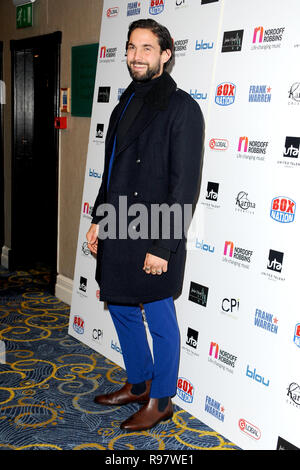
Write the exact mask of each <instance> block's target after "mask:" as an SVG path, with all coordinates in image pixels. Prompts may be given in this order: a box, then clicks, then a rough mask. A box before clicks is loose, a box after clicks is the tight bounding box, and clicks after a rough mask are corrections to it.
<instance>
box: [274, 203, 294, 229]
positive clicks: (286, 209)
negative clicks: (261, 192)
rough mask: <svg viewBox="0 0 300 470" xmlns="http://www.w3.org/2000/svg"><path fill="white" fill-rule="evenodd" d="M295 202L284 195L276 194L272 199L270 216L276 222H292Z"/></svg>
mask: <svg viewBox="0 0 300 470" xmlns="http://www.w3.org/2000/svg"><path fill="white" fill-rule="evenodd" d="M295 212H296V203H295V201H293V200H292V199H290V198H288V197H286V196H277V197H274V199H272V202H271V210H270V217H271V218H272V219H273V220H275V221H276V222H280V223H282V224H288V223H291V222H294V220H295Z"/></svg>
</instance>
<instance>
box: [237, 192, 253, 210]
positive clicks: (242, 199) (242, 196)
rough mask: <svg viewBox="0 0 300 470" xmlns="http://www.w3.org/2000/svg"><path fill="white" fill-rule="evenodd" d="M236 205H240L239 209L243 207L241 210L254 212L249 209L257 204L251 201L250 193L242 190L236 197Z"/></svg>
mask: <svg viewBox="0 0 300 470" xmlns="http://www.w3.org/2000/svg"><path fill="white" fill-rule="evenodd" d="M235 205H236V206H238V208H239V209H242V210H241V212H245V211H248V212H249V213H250V212H251V213H252V214H253V213H254V212H253V211H249V209H254V208H255V204H254V202H250V200H249V199H248V193H246V192H245V191H240V192H239V193H238V195H237V197H236V199H235Z"/></svg>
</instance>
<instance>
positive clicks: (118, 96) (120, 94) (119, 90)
mask: <svg viewBox="0 0 300 470" xmlns="http://www.w3.org/2000/svg"><path fill="white" fill-rule="evenodd" d="M125 90H126V88H118V95H117V100H118V101H120V98H121V96H122V95H123V93H124V91H125Z"/></svg>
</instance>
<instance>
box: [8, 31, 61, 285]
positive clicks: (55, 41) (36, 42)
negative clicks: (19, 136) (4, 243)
mask: <svg viewBox="0 0 300 470" xmlns="http://www.w3.org/2000/svg"><path fill="white" fill-rule="evenodd" d="M61 42H62V32H61V31H56V32H54V33H51V34H45V35H43V36H33V37H29V38H26V39H17V40H11V41H10V51H11V90H12V93H11V112H12V116H11V119H12V130H11V132H12V133H11V148H12V153H11V158H12V162H11V234H12V235H11V253H10V259H9V269H15V266H16V263H17V259H16V257H15V256H14V252H15V246H16V243H15V233H16V230H18V228H17V226H16V224H15V218H14V217H13V214H15V212H14V211H16V210H17V208H16V204H15V200H14V199H15V198H14V194H15V187H14V174H15V161H16V158H15V147H16V133H15V129H16V103H15V99H14V96H15V81H16V80H15V73H16V70H15V53H16V52H17V51H19V50H23V49H30V48H34V47H41V46H42V45H43V44H45V45H46V44H47V45H52V46H53V47H55V48H56V71H55V82H56V87H55V91H54V97H53V99H54V116H53V126H54V117H55V116H59V110H60V58H61ZM54 135H55V137H54V138H55V142H54V149H55V161H56V182H55V184H56V214H57V216H56V229H58V198H59V194H58V189H59V188H58V184H59V181H58V176H59V131H58V130H57V131H56V132H55V133H54ZM56 232H57V230H56ZM57 244H58V237H57V238H56V247H55V253H56V255H55V256H56V259H55V270H56V271H57V252H58V246H57ZM28 248H29V249H30V247H28ZM56 275H57V272H55V277H56Z"/></svg>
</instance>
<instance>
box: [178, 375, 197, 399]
mask: <svg viewBox="0 0 300 470" xmlns="http://www.w3.org/2000/svg"><path fill="white" fill-rule="evenodd" d="M177 396H178V397H179V398H180V399H181V400H183V401H184V402H185V403H192V402H193V399H194V386H193V384H191V382H190V381H189V380H188V379H185V378H184V377H179V378H178V380H177Z"/></svg>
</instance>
